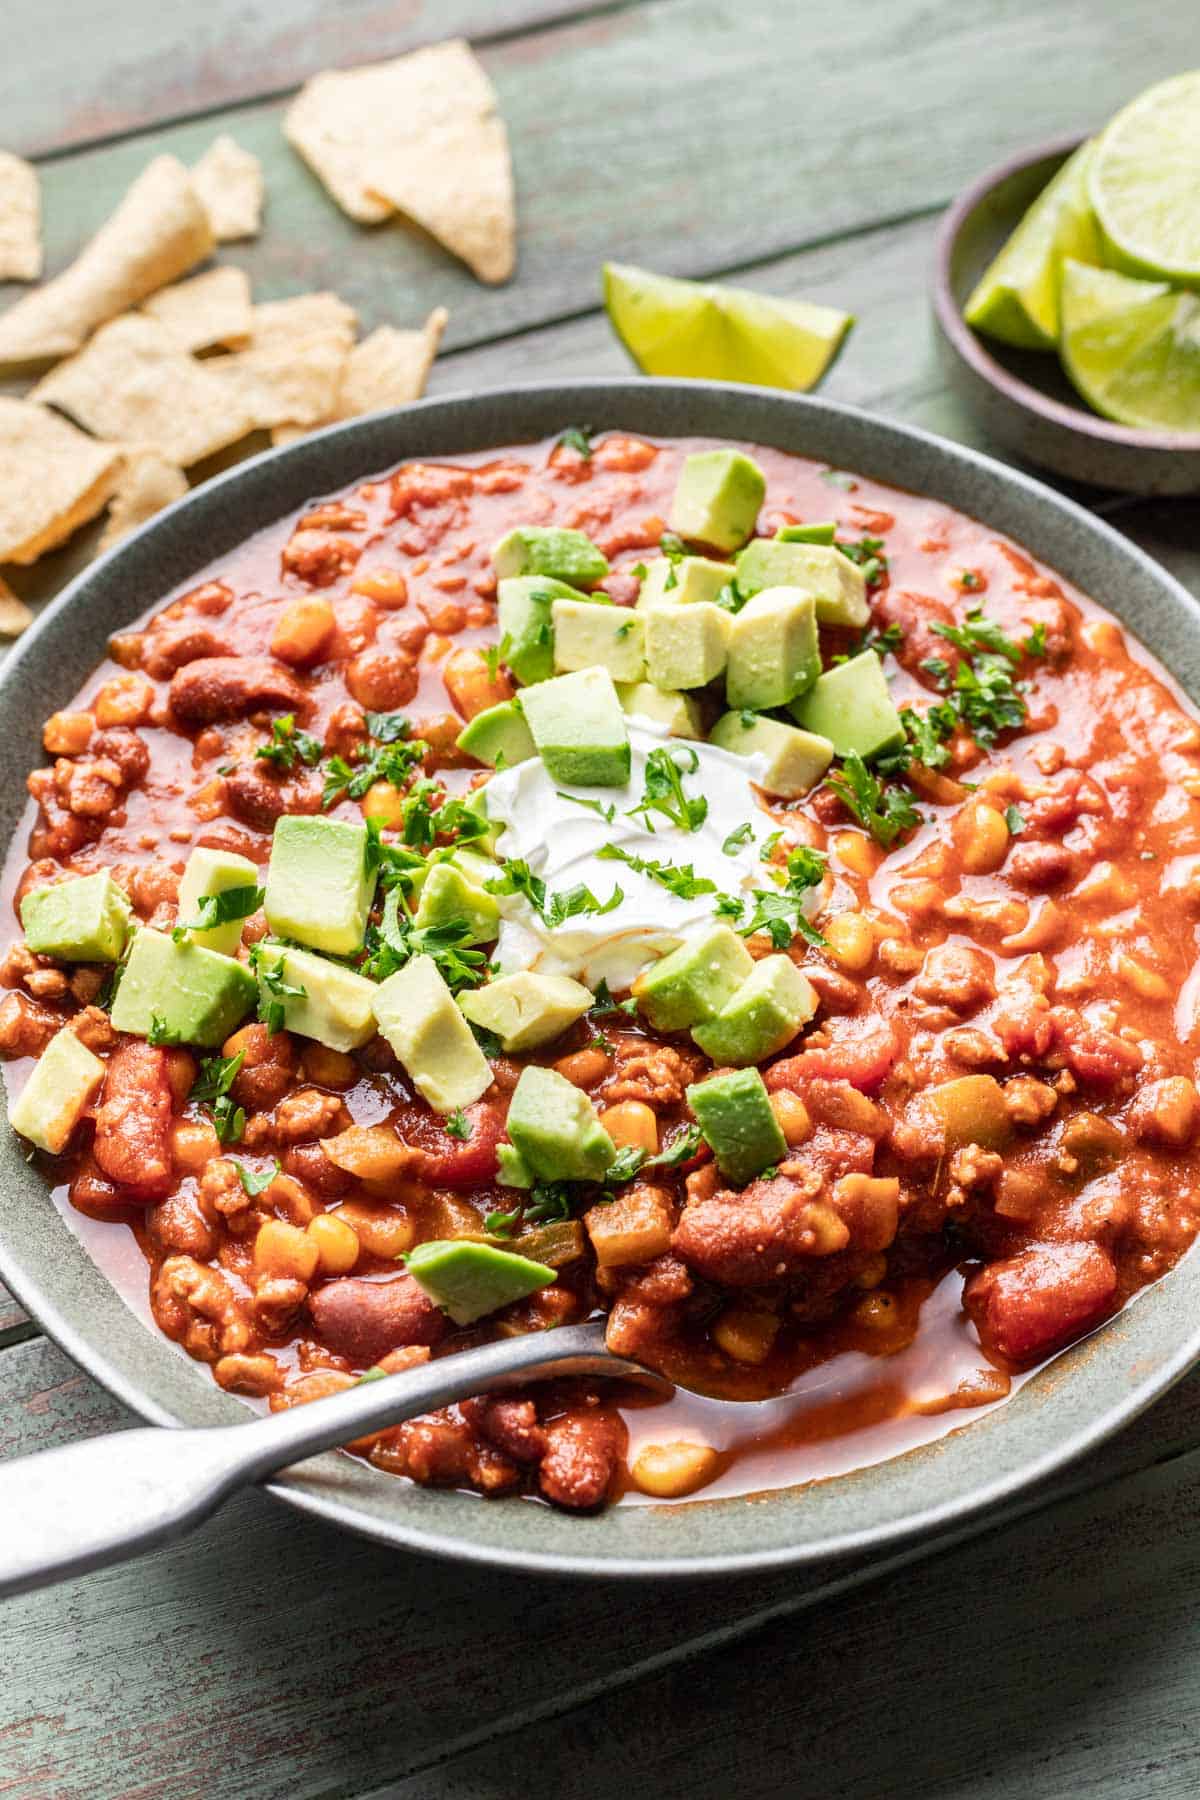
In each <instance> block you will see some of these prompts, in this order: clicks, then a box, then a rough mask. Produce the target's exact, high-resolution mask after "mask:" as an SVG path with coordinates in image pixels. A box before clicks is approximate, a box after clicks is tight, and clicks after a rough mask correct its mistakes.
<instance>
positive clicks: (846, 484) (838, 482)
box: [821, 469, 854, 494]
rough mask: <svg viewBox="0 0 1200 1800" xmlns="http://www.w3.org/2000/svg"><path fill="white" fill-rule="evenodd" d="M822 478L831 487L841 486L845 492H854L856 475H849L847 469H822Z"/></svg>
mask: <svg viewBox="0 0 1200 1800" xmlns="http://www.w3.org/2000/svg"><path fill="white" fill-rule="evenodd" d="M821 480H822V481H824V482H826V483H827V484H828V485H829V486H830V487H835V488H841V490H842V492H843V493H845V494H851V493H853V492H854V477H853V475H847V473H846V471H845V469H822V470H821Z"/></svg>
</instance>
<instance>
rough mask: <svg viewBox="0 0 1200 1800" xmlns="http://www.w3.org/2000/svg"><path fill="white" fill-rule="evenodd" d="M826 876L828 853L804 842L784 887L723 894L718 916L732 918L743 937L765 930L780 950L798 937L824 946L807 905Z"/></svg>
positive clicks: (790, 863) (790, 861)
mask: <svg viewBox="0 0 1200 1800" xmlns="http://www.w3.org/2000/svg"><path fill="white" fill-rule="evenodd" d="M824 878H825V855H824V852H823V851H820V850H811V849H809V848H808V846H807V845H801V846H800V847H799V848H797V849H795V850H793V851H792V853H791V855H790V856H789V857H788V859H787V865H786V868H785V872H784V881H783V884H782V886H780V887H771V888H755V889H754V891H753V892H752V893H750V894H748V895H740V894H722V895H721V897H720V899H719V900H718V901H717V906H716V911H717V916H718V917H719V918H723V919H728V920H729V921H730V923H731V924H732V925H733V927H734V929H735V930H736V931H737V932H739V933H740V935H741V936H742V937H753V936H754V934H755V933H756V932H759V931H765V932H766V933H767V936H768V937H769V938H770V940H771V944H772V947H773V948H774V949H776V950H786V949H787V947H788V945H789V944H790V943H791V941H792V939H793V938H795V937H802V938H804V940H805V941H806V942H807V943H809V944H815V945H816V946H817V947H818V948H821V947H823V946H824V943H825V939H824V938H823V937H822V936H821V933H820V932H819V931H818V930H817V928H816V926H815V925H812V924H810V922H809V920H808V917H807V915H806V913H805V906H806V904H807V899H808V892H809V889H810V888H814V887H817V886H818V885H819V884H820V882H822V881H823V880H824Z"/></svg>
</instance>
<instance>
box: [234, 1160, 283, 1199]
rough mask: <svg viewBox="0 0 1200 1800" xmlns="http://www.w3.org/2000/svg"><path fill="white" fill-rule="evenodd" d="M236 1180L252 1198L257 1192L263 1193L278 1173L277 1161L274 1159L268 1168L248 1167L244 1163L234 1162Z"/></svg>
mask: <svg viewBox="0 0 1200 1800" xmlns="http://www.w3.org/2000/svg"><path fill="white" fill-rule="evenodd" d="M233 1166H234V1168H235V1169H236V1170H237V1172H238V1180H239V1181H240V1182H241V1184H242V1186H243V1188H245V1190H246V1192H247V1193H248V1194H249V1195H250V1198H251V1199H252V1200H253V1199H254V1197H255V1196H256V1195H257V1194H264V1193H265V1192H266V1191H267V1189H268V1188H269V1187H270V1185H271V1183H272V1182H273V1181H274V1179H275V1177H276V1176H277V1175H278V1173H279V1163H278V1161H275V1162H273V1163H272V1164H271V1167H270V1168H269V1169H258V1170H255V1169H248V1168H247V1167H246V1166H245V1164H244V1163H240V1162H235V1163H234V1165H233Z"/></svg>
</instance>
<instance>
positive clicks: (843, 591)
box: [736, 537, 870, 630]
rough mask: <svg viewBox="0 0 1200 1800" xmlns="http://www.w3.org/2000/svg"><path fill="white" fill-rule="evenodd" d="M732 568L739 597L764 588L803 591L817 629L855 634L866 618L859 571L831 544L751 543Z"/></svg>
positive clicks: (758, 540) (761, 540) (864, 587)
mask: <svg viewBox="0 0 1200 1800" xmlns="http://www.w3.org/2000/svg"><path fill="white" fill-rule="evenodd" d="M736 567H737V584H738V592H739V593H741V594H745V595H747V596H750V597H752V596H753V595H755V594H757V593H760V592H761V591H762V589H763V588H770V587H801V588H805V589H806V590H807V591H808V593H810V594H811V595H812V596H813V599H814V600H815V601H816V607H817V618H818V620H819V621H820V623H821V624H822V625H844V626H847V627H852V628H854V629H855V630H857V629H858V628H859V627H860V626H863V625H865V624H866V622H867V620H868V618H869V617H870V608H869V607H868V605H867V583H866V578H865V576H864V575H863V572H862V570H861V569H860V568H859V567H858V565H857V563H852V562H851V561H850V558H849V557H848V556H843V555H842V553H841V551H840V550H836V549H834V547H833V545H832V544H813V543H797V542H796V541H795V540H794V539H791V538H781V537H779V538H755V539H754V542H753V543H751V544H747V545H746V548H745V549H744V550H743V551H742V553H741V555H740V556H739V557H738V559H737V565H736Z"/></svg>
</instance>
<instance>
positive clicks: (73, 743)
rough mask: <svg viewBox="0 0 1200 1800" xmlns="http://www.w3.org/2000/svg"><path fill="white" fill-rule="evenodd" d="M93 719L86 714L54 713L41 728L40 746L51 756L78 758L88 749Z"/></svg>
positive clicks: (89, 714)
mask: <svg viewBox="0 0 1200 1800" xmlns="http://www.w3.org/2000/svg"><path fill="white" fill-rule="evenodd" d="M93 723H94V721H93V719H92V715H91V713H87V712H56V713H51V715H50V717H49V718H48V719H47V720H46V723H45V724H44V725H43V727H42V744H43V746H44V747H45V748H46V749H47V750H48V751H49V752H50V755H51V756H78V755H79V754H80V752H81V751H83V750H86V749H87V747H88V739H89V738H90V737H91V735H92V727H93Z"/></svg>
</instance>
